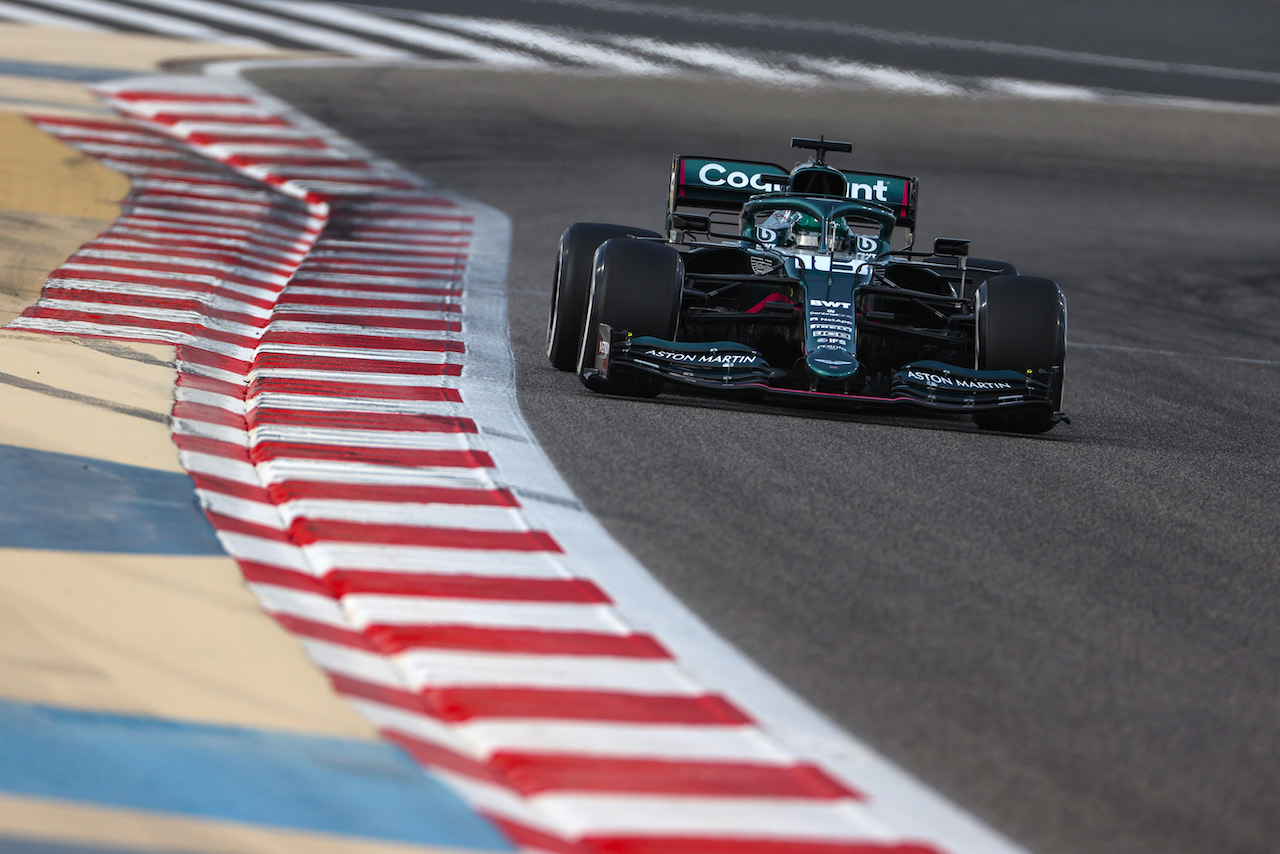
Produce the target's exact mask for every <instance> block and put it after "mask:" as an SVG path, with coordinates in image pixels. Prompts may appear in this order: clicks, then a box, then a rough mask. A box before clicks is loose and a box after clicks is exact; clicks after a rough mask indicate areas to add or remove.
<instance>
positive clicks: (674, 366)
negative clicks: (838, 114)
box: [547, 139, 1067, 433]
mask: <svg viewBox="0 0 1280 854" xmlns="http://www.w3.org/2000/svg"><path fill="white" fill-rule="evenodd" d="M792 145H793V147H796V148H800V149H805V150H809V151H812V152H813V154H812V155H811V156H810V157H809V159H808V160H807V161H806V162H804V163H802V164H800V165H799V166H797V167H796V168H795V169H793V170H791V171H790V172H788V171H786V170H784V169H783V168H782V167H780V166H777V165H775V164H772V163H761V162H755V161H741V160H725V159H717V158H708V157H690V156H683V155H676V156H675V158H674V159H673V163H672V171H671V194H670V202H669V205H668V208H667V217H666V226H667V233H666V235H665V236H664V235H661V234H658V233H656V232H652V231H647V230H645V229H639V228H631V227H627V226H621V225H611V224H605V223H583V222H580V223H574V224H573V225H571V226H569V228H568V229H566V230H565V232H564V234H563V235H562V236H561V238H560V246H559V253H558V256H557V260H556V272H555V283H554V289H553V293H552V301H551V314H550V320H549V323H548V332H547V356H548V358H549V359H550V361H551V364H552V365H554V366H555V367H556V368H558V369H560V370H565V371H576V372H577V373H578V375H579V377H580V378H581V379H582V382H583V383H584V384H585V385H586V386H587V387H588V388H590V389H592V390H593V391H599V392H606V393H612V394H624V395H638V396H652V395H656V394H658V393H660V392H661V391H662V389H663V388H664V386H665V385H666V384H667V383H672V384H677V385H680V386H684V387H687V388H692V389H697V390H700V391H703V392H708V393H715V394H730V395H743V396H753V397H756V398H761V399H764V400H767V401H781V402H791V403H807V404H814V405H819V406H829V407H842V408H852V409H875V408H880V409H890V410H893V409H910V410H924V411H932V412H942V413H952V414H956V413H959V414H968V415H971V416H972V418H973V420H974V421H975V422H976V423H977V424H978V425H979V426H980V427H983V428H986V429H992V430H1004V431H1010V432H1018V433H1043V432H1045V431H1047V430H1050V429H1051V428H1052V427H1053V426H1054V425H1056V424H1057V423H1059V422H1065V421H1067V419H1066V417H1065V416H1064V415H1063V413H1062V411H1061V410H1062V386H1063V369H1064V362H1065V357H1066V325H1067V320H1066V318H1067V315H1066V302H1065V300H1064V298H1063V295H1062V290H1061V289H1060V288H1059V287H1058V285H1057V284H1056V283H1055V282H1053V281H1052V280H1050V279H1045V278H1040V277H1036V276H1023V275H1019V274H1018V271H1017V269H1016V268H1015V267H1014V266H1013V265H1012V264H1010V263H1007V262H1003V261H992V260H988V259H979V258H969V257H968V253H969V241H967V240H956V239H946V238H939V239H938V240H936V241H935V242H934V246H933V249H932V251H927V252H924V251H914V250H913V248H912V247H913V241H914V235H913V231H914V228H915V221H916V207H917V193H918V182H917V181H916V179H915V178H908V177H903V176H899V175H882V174H874V173H863V172H855V171H848V170H841V169H837V168H835V167H833V166H831V165H828V163H827V162H826V161H827V155H828V154H829V153H831V152H849V151H851V150H852V145H851V144H850V143H847V142H835V141H828V140H825V139H817V140H813V139H793V140H792ZM895 232H897V234H895ZM903 233H905V238H904V239H899V242H900V243H902V246H901V248H898V249H894V248H893V246H892V244H893V243H894V242H895V238H896V237H897V235H898V234H903Z"/></svg>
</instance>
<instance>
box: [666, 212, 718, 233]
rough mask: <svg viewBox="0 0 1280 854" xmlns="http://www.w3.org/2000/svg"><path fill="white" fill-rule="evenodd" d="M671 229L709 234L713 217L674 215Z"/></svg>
mask: <svg viewBox="0 0 1280 854" xmlns="http://www.w3.org/2000/svg"><path fill="white" fill-rule="evenodd" d="M671 227H672V228H678V229H680V230H681V231H696V232H708V231H710V230H711V217H709V216H701V215H698V214H685V213H673V214H672V215H671Z"/></svg>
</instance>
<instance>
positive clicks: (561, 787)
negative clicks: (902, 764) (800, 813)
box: [490, 752, 862, 800]
mask: <svg viewBox="0 0 1280 854" xmlns="http://www.w3.org/2000/svg"><path fill="white" fill-rule="evenodd" d="M490 762H491V763H492V764H493V765H494V766H495V767H496V768H498V769H500V770H501V771H502V773H503V775H504V776H506V777H507V778H508V779H510V780H511V781H512V782H514V783H515V784H516V786H517V787H519V789H520V791H521V792H522V793H523V794H524V795H526V796H533V795H538V794H542V793H544V792H550V791H560V792H566V791H569V792H631V793H635V794H653V795H696V796H702V797H728V798H732V797H748V798H804V799H811V800H841V799H845V798H856V799H861V798H862V796H861V795H860V794H858V793H856V792H854V791H852V790H850V789H848V788H846V787H845V786H843V785H841V784H840V783H839V782H837V781H836V780H834V779H832V778H831V777H830V776H829V775H828V774H827V773H826V772H824V771H822V770H821V769H820V768H818V767H817V766H815V765H811V764H809V763H797V764H794V765H762V764H757V763H749V762H703V761H692V760H688V761H672V760H659V759H628V758H620V757H600V756H595V757H593V756H581V755H554V754H551V755H548V754H536V753H518V752H499V753H495V754H494V755H493V756H492V757H491V759H490Z"/></svg>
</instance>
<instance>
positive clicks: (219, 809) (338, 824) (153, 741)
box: [0, 700, 513, 852]
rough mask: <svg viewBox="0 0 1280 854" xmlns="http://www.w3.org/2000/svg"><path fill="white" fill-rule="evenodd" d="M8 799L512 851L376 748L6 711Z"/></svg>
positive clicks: (394, 756) (386, 748) (427, 780)
mask: <svg viewBox="0 0 1280 854" xmlns="http://www.w3.org/2000/svg"><path fill="white" fill-rule="evenodd" d="M0 792H7V793H9V794H13V795H21V796H25V797H34V798H53V799H60V800H69V801H78V802H89V803H92V804H94V805H97V806H108V807H112V806H114V807H121V808H127V809H136V810H153V811H160V812H165V813H174V814H177V815H179V816H184V817H188V818H203V819H214V820H220V821H231V822H243V823H247V824H255V825H265V826H269V827H274V828H283V829H292V830H301V831H306V832H312V833H332V834H342V835H347V836H355V837H364V838H368V839H375V840H386V841H393V842H403V843H410V844H419V845H438V846H447V847H454V848H463V849H472V850H476V851H486V852H488V851H511V850H513V849H512V848H511V847H510V845H509V844H508V843H507V841H506V839H505V838H504V837H503V836H501V835H500V834H499V833H498V831H497V830H496V829H495V828H494V827H493V826H492V825H491V824H489V823H488V822H486V821H485V820H484V819H483V818H481V817H480V816H478V815H476V814H475V813H474V812H472V811H471V810H470V809H469V808H468V807H467V806H466V805H465V804H464V803H463V802H462V801H461V800H460V799H458V798H457V797H456V796H455V795H454V794H453V793H452V792H450V791H449V790H448V789H446V788H444V786H443V785H442V784H440V783H439V782H438V781H436V780H435V779H434V778H432V777H431V776H429V775H428V774H426V773H425V772H423V771H422V770H421V769H420V768H418V767H417V766H416V765H414V764H413V762H412V761H410V760H409V759H408V758H407V757H406V756H405V755H404V754H403V753H401V752H400V751H399V750H398V749H396V748H395V747H393V746H392V745H389V744H386V743H384V742H377V741H351V740H347V739H336V738H321V737H314V736H305V735H297V734H293V733H279V732H268V731H263V730H252V729H244V728H237V727H225V726H212V725H204V724H196V723H189V722H181V721H172V720H163V719H159V718H147V717H139V716H130V715H121V714H108V713H102V712H91V711H83V710H76V709H66V708H61V707H55V706H45V705H36V704H31V703H17V702H12V701H2V700H0ZM4 841H5V840H4V838H3V837H0V843H3V842H4ZM32 844H34V843H32Z"/></svg>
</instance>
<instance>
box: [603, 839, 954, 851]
mask: <svg viewBox="0 0 1280 854" xmlns="http://www.w3.org/2000/svg"><path fill="white" fill-rule="evenodd" d="M582 844H583V845H584V846H586V847H587V849H588V850H589V851H591V852H592V854H943V852H942V850H941V849H939V848H935V847H933V846H932V845H926V844H924V843H918V842H879V841H876V840H865V841H864V840H858V841H854V840H830V841H822V840H813V839H786V838H775V839H760V838H758V837H753V838H742V839H737V838H732V837H728V836H716V837H705V836H608V837H605V836H588V837H585V838H584V839H583V840H582Z"/></svg>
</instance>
